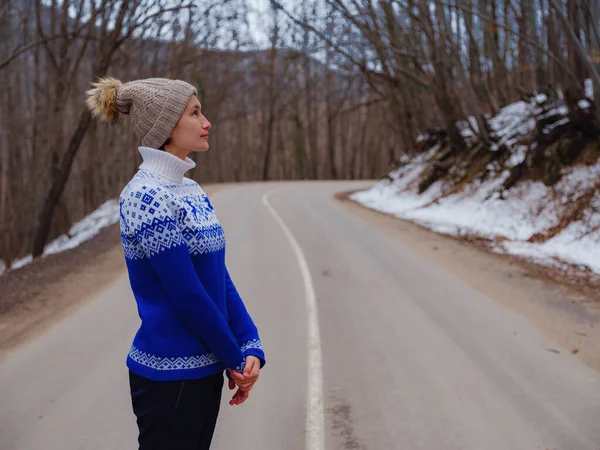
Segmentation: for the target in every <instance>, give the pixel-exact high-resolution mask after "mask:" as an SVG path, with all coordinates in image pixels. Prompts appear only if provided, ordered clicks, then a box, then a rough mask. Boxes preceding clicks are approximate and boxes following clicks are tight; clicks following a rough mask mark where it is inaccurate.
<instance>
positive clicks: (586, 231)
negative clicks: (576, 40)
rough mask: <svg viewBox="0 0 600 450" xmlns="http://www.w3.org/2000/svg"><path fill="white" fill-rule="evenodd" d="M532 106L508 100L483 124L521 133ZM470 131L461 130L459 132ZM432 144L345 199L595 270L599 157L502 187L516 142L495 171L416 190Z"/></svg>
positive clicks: (498, 246) (518, 158)
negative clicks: (550, 181) (552, 175)
mask: <svg viewBox="0 0 600 450" xmlns="http://www.w3.org/2000/svg"><path fill="white" fill-rule="evenodd" d="M585 106H587V105H580V107H585ZM536 107H537V106H536V105H535V103H532V104H528V103H526V102H518V103H515V104H513V105H509V106H507V107H506V108H504V109H503V110H502V112H501V113H500V114H499V115H498V116H497V117H495V118H493V119H491V120H490V125H491V126H492V128H493V129H494V131H495V132H496V134H497V136H502V135H506V136H507V137H508V136H514V135H515V133H514V132H513V130H515V129H517V130H518V132H517V133H516V135H517V137H518V136H523V135H525V134H527V133H528V132H530V131H531V130H532V129H533V127H535V121H534V120H532V119H531V114H532V113H533V112H534V109H536ZM563 120H564V119H563ZM567 120H568V119H567ZM469 131H470V130H469V129H468V128H465V129H464V130H463V134H464V135H465V137H467V136H468V134H469ZM517 142H518V139H517V140H515V141H514V142H510V143H509V144H508V145H511V144H517ZM533 145H535V144H533ZM438 150H439V149H438V148H437V147H434V148H432V149H430V150H429V151H428V152H426V153H424V154H422V155H420V156H418V157H416V158H414V159H412V160H408V159H404V160H403V161H401V163H400V167H399V168H398V169H396V170H394V171H392V172H391V173H390V174H389V178H386V179H384V180H381V181H380V182H379V183H377V184H376V185H375V186H373V187H372V188H371V189H369V190H366V191H361V192H356V193H354V194H352V195H351V197H350V198H351V199H353V200H355V201H357V202H359V203H361V204H362V205H364V206H366V207H368V208H372V209H375V210H377V211H381V212H384V213H388V214H391V215H394V216H396V217H398V218H402V219H406V220H410V221H413V222H416V223H418V224H421V225H423V226H425V227H427V228H430V229H432V230H434V231H436V232H439V233H443V234H449V235H453V236H460V235H475V236H479V237H483V238H485V239H489V243H490V245H491V247H492V248H493V250H494V251H496V252H498V253H508V254H513V255H519V256H524V257H527V258H531V259H533V260H535V261H536V262H539V263H542V264H548V265H561V264H564V263H568V264H573V265H576V266H578V267H579V268H580V269H583V270H591V271H593V272H596V273H600V195H599V194H598V192H600V163H598V162H596V163H595V164H593V165H582V164H580V165H577V164H575V165H573V166H572V167H568V168H566V169H565V170H564V171H563V176H562V178H561V179H560V181H559V182H558V183H556V184H555V185H554V186H550V187H549V186H546V185H544V183H542V182H540V181H531V180H522V181H520V182H519V183H517V184H516V185H515V186H514V187H512V188H511V189H508V190H506V189H503V188H502V184H503V183H504V181H505V180H506V179H507V178H508V177H509V169H510V167H514V166H516V165H517V164H519V163H521V162H522V161H523V160H524V158H525V156H526V153H527V147H525V146H520V145H518V144H517V145H516V146H514V145H513V146H512V147H511V150H510V151H511V155H510V157H509V158H508V160H507V163H506V165H505V166H504V167H502V168H499V170H498V172H497V174H496V175H495V176H493V177H487V179H485V180H484V181H481V180H475V181H473V182H471V183H469V184H467V185H466V186H464V187H462V188H461V189H460V190H458V192H457V191H456V189H454V190H453V191H452V192H449V187H448V185H447V184H446V182H445V181H444V180H439V181H437V182H435V183H434V184H432V185H431V186H430V187H429V188H428V189H426V190H425V191H424V192H423V193H422V194H418V186H419V181H420V179H421V177H422V175H423V173H424V170H426V167H427V163H428V161H429V159H430V158H432V157H433V156H434V155H435V154H436V152H437V151H438ZM492 151H493V149H492ZM486 169H488V170H492V171H493V169H494V168H493V167H488V168H486ZM582 205H584V207H582ZM577 208H579V209H577ZM567 219H568V220H567Z"/></svg>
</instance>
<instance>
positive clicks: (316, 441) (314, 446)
mask: <svg viewBox="0 0 600 450" xmlns="http://www.w3.org/2000/svg"><path fill="white" fill-rule="evenodd" d="M273 192H275V191H270V192H267V193H265V194H263V196H262V202H263V203H264V205H265V206H266V207H267V209H268V210H269V212H270V213H271V215H272V216H273V217H274V218H275V220H276V221H277V223H279V225H280V226H281V228H282V229H283V232H284V233H285V235H286V237H287V238H288V240H289V242H290V244H291V246H292V248H293V249H294V253H295V255H296V259H297V260H298V266H299V267H300V272H301V273H302V278H303V280H304V292H305V294H306V309H307V311H308V400H307V411H306V430H307V436H306V450H324V449H325V417H324V416H325V414H324V409H323V363H322V361H323V360H322V356H321V333H320V331H319V315H318V311H317V300H316V296H315V289H314V287H313V282H312V278H311V276H310V271H309V270H308V264H307V262H306V258H305V257H304V253H302V249H301V248H300V246H299V245H298V242H297V241H296V239H295V238H294V235H293V234H292V232H291V231H290V229H289V228H288V226H287V225H286V224H285V222H284V221H283V219H282V218H281V217H280V216H279V214H277V212H276V211H275V210H274V209H273V207H272V206H271V204H270V203H269V196H270V195H271V194H272V193H273Z"/></svg>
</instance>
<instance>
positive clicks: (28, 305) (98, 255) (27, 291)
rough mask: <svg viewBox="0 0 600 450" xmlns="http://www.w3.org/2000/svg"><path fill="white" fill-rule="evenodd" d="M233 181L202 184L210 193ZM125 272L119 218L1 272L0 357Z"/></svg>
mask: <svg viewBox="0 0 600 450" xmlns="http://www.w3.org/2000/svg"><path fill="white" fill-rule="evenodd" d="M228 186H230V185H226V184H221V185H203V186H202V187H203V189H204V190H205V191H206V193H207V194H208V195H211V194H213V193H215V192H217V191H219V190H223V189H225V188H227V187H228ZM123 276H127V272H126V266H125V259H124V257H123V249H122V247H121V239H120V234H119V224H115V225H111V226H109V227H107V228H105V229H103V230H102V231H101V232H100V233H98V234H97V235H96V236H94V237H93V238H92V239H90V240H88V241H86V242H84V243H83V244H81V245H80V246H78V247H76V248H74V249H71V250H68V251H65V252H61V253H57V254H53V255H48V256H45V257H43V258H40V259H38V260H36V261H34V262H32V263H30V264H28V265H26V266H24V267H22V268H20V269H17V270H13V271H9V272H7V273H5V274H3V275H2V276H0V292H1V293H2V295H1V297H0V360H1V359H2V358H4V357H5V356H7V355H8V354H9V353H10V352H11V351H13V350H14V349H16V348H18V347H19V346H21V345H23V344H24V343H26V342H28V341H30V340H31V339H35V338H36V337H38V336H40V335H41V334H43V333H44V331H46V330H47V329H48V328H49V327H51V326H53V325H54V324H55V323H57V322H59V321H60V320H62V319H64V318H65V317H67V316H69V315H71V314H73V313H74V312H75V311H76V310H77V309H78V308H80V307H81V306H82V305H84V304H85V303H86V302H87V301H89V300H90V299H92V298H94V296H95V295H97V294H98V293H100V292H101V291H103V290H105V289H108V288H109V287H110V286H111V285H112V284H113V283H115V282H116V281H117V280H118V279H119V278H120V277H123Z"/></svg>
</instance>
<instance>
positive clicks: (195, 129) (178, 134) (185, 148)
mask: <svg viewBox="0 0 600 450" xmlns="http://www.w3.org/2000/svg"><path fill="white" fill-rule="evenodd" d="M210 127H211V125H210V122H209V121H208V120H207V119H206V117H204V116H203V115H202V110H201V105H200V102H199V101H198V97H196V95H192V96H191V97H190V99H189V101H188V103H187V106H186V107H185V110H184V111H183V114H181V117H180V118H179V121H178V122H177V125H175V128H173V131H172V132H171V142H170V143H169V145H167V147H165V148H167V149H169V147H171V149H169V150H172V151H173V153H182V154H183V152H185V154H187V153H190V152H205V151H207V150H208V130H210ZM173 147H174V148H173Z"/></svg>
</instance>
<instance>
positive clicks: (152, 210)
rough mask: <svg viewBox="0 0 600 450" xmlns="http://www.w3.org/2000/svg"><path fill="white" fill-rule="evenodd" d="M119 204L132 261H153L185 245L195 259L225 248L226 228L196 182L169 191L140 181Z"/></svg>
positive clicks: (124, 239)
mask: <svg viewBox="0 0 600 450" xmlns="http://www.w3.org/2000/svg"><path fill="white" fill-rule="evenodd" d="M140 173H142V172H140ZM146 178H149V177H146ZM175 188H179V189H175ZM119 201H120V214H121V215H120V220H121V240H122V243H123V251H124V253H125V257H126V258H128V259H143V258H146V257H152V256H154V255H157V254H159V253H161V252H163V251H165V250H168V249H170V248H173V247H176V246H179V245H182V244H185V245H186V246H187V248H188V251H189V253H190V254H191V255H202V254H206V253H211V252H216V251H219V250H222V249H224V248H225V234H224V232H223V227H222V226H221V224H220V223H219V220H218V218H217V215H216V214H215V211H214V209H213V207H212V205H211V203H210V200H209V199H208V197H207V196H206V194H205V193H204V191H202V190H201V189H200V190H199V189H198V185H197V184H196V183H194V182H190V183H185V184H184V185H182V186H170V189H169V190H167V189H166V186H161V185H160V184H159V183H157V182H154V181H153V180H147V181H143V179H142V178H140V179H139V180H136V182H133V183H132V184H131V185H130V186H129V187H128V189H125V190H124V191H123V193H122V194H121V197H120V200H119Z"/></svg>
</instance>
